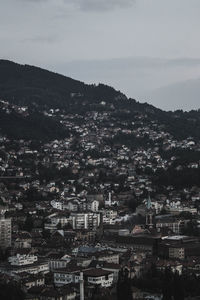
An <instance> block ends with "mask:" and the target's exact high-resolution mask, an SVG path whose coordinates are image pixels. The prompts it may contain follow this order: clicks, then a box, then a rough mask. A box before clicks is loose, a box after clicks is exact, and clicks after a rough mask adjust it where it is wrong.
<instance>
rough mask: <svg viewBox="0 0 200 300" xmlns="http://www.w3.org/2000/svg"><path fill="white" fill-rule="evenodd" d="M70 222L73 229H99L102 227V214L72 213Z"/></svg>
mask: <svg viewBox="0 0 200 300" xmlns="http://www.w3.org/2000/svg"><path fill="white" fill-rule="evenodd" d="M70 221H71V224H72V228H73V229H97V228H98V227H99V225H100V214H98V213H72V214H71V216H70Z"/></svg>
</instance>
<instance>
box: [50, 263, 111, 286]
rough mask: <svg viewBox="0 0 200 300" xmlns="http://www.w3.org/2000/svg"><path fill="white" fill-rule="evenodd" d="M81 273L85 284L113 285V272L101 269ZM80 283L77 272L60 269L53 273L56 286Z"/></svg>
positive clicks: (78, 272) (86, 270) (91, 269)
mask: <svg viewBox="0 0 200 300" xmlns="http://www.w3.org/2000/svg"><path fill="white" fill-rule="evenodd" d="M82 272H83V278H84V281H85V282H88V283H90V284H93V285H100V286H102V287H110V286H112V284H113V278H114V275H113V272H111V271H107V270H104V269H101V268H97V269H95V268H90V269H85V270H83V271H82ZM79 282H80V271H79V270H74V271H72V270H67V269H60V270H56V271H54V284H55V285H56V286H63V285H66V284H70V283H79Z"/></svg>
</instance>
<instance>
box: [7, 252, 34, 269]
mask: <svg viewBox="0 0 200 300" xmlns="http://www.w3.org/2000/svg"><path fill="white" fill-rule="evenodd" d="M37 260H38V258H37V256H35V255H29V254H28V255H26V254H23V255H21V254H19V253H18V254H17V255H16V256H10V257H9V258H8V261H9V263H10V264H11V266H25V265H30V264H33V263H35V262H36V261H37Z"/></svg>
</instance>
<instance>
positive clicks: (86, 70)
mask: <svg viewBox="0 0 200 300" xmlns="http://www.w3.org/2000/svg"><path fill="white" fill-rule="evenodd" d="M199 15H200V1H199V0H1V5H0V45H1V47H0V57H1V58H6V59H11V60H14V61H16V62H20V63H26V64H32V65H37V66H41V67H45V68H48V69H50V70H53V71H56V72H59V73H62V74H65V75H67V76H70V77H73V78H75V79H79V80H83V81H85V82H89V83H91V82H93V83H94V82H95V83H98V82H103V83H106V84H110V85H112V86H114V87H115V88H116V89H120V90H121V91H122V92H124V93H125V94H127V95H128V96H129V97H132V98H136V99H137V100H139V101H141V102H143V101H148V102H150V103H153V104H156V105H157V106H159V107H161V108H164V109H175V108H183V109H190V108H191V109H192V108H200V101H199V99H198V96H199V92H200V88H199V90H198V86H197V84H196V85H193V86H195V87H196V90H195V91H194V95H193V96H194V99H189V101H188V103H186V104H187V105H186V104H185V103H183V102H182V100H181V95H180V89H181V86H183V85H184V82H186V83H187V86H188V85H189V86H190V83H191V82H192V81H193V80H197V79H200V39H199V33H200V17H199ZM195 82H196V81H195ZM171 86H173V91H174V95H173V97H175V100H174V101H171V102H169V103H168V102H167V100H166V97H162V92H161V93H160V94H159V97H160V98H159V99H158V97H157V96H158V93H157V91H159V92H160V91H165V93H166V89H167V88H166V87H169V88H170V87H171ZM162 87H163V89H162ZM176 87H177V88H176ZM155 95H156V96H155ZM186 100H187V99H186ZM186 102H187V101H186Z"/></svg>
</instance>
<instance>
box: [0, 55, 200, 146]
mask: <svg viewBox="0 0 200 300" xmlns="http://www.w3.org/2000/svg"><path fill="white" fill-rule="evenodd" d="M0 100H1V101H0V133H2V134H5V135H7V136H8V137H10V138H13V139H37V140H52V139H62V138H64V137H68V136H69V135H70V132H69V131H68V128H67V126H64V125H63V118H62V119H61V118H60V116H61V115H62V116H65V115H69V114H71V115H72V116H73V115H76V114H78V115H81V116H82V117H84V116H85V115H86V114H87V112H91V111H95V112H107V113H108V112H109V114H110V117H111V118H112V116H114V117H115V122H118V121H126V120H129V121H131V122H134V121H135V120H137V119H138V117H139V118H145V120H146V121H145V122H146V123H147V124H148V122H149V123H150V122H157V123H158V124H160V125H161V126H162V127H163V128H164V130H165V131H167V132H169V133H170V134H172V135H173V136H174V137H175V138H177V139H182V138H187V137H188V136H192V137H194V138H196V139H200V112H199V111H191V112H183V111H176V112H165V111H162V110H160V109H157V108H155V107H154V106H152V105H149V104H147V103H143V104H141V103H139V102H137V101H136V100H134V99H131V98H130V99H128V98H127V97H126V96H125V95H124V94H123V93H121V92H120V91H116V90H115V89H114V88H112V87H109V86H107V85H104V84H99V85H88V84H85V83H83V82H80V81H77V80H74V79H72V78H69V77H65V76H63V75H59V74H56V73H53V72H50V71H47V70H44V69H41V68H38V67H34V66H29V65H20V64H17V63H14V62H11V61H8V60H0ZM51 110H53V111H54V114H53V116H52V114H51ZM116 120H117V121H116ZM115 125H116V124H115ZM72 133H73V132H71V134H72Z"/></svg>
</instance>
